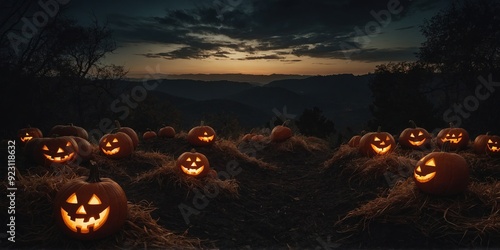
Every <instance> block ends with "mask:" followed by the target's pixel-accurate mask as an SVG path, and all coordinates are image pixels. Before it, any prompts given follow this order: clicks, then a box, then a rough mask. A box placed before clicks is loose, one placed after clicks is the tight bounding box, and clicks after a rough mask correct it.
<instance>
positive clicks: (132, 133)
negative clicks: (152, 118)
mask: <svg viewBox="0 0 500 250" xmlns="http://www.w3.org/2000/svg"><path fill="white" fill-rule="evenodd" d="M115 125H116V132H123V133H125V134H127V135H128V136H129V137H130V139H131V140H132V144H133V145H134V149H136V148H137V145H139V136H138V135H137V132H135V130H134V129H133V128H130V127H122V125H121V124H120V122H119V121H118V120H115Z"/></svg>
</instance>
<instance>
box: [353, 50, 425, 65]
mask: <svg viewBox="0 0 500 250" xmlns="http://www.w3.org/2000/svg"><path fill="white" fill-rule="evenodd" d="M417 51H418V48H417V47H409V48H394V49H361V50H359V51H354V52H353V53H351V54H349V56H350V58H351V59H352V60H356V61H363V62H387V61H392V62H398V61H410V60H412V59H413V60H415V59H416V56H415V53H416V52H417Z"/></svg>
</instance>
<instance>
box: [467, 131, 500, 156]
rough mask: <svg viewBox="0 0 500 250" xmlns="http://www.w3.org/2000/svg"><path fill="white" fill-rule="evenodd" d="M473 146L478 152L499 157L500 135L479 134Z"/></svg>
mask: <svg viewBox="0 0 500 250" xmlns="http://www.w3.org/2000/svg"><path fill="white" fill-rule="evenodd" d="M472 148H473V149H474V152H475V153H476V154H488V155H490V156H495V157H498V156H500V136H497V135H490V134H489V133H486V134H484V135H478V136H477V137H476V139H474V144H473V145H472Z"/></svg>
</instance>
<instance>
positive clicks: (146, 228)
mask: <svg viewBox="0 0 500 250" xmlns="http://www.w3.org/2000/svg"><path fill="white" fill-rule="evenodd" d="M71 169H72V168H70V169H68V171H67V172H65V173H64V174H61V172H59V174H57V173H45V174H44V175H41V176H40V175H30V176H21V175H20V174H18V176H17V178H18V182H17V183H16V186H17V188H18V191H17V192H16V201H17V203H18V204H16V243H15V246H16V248H21V247H33V246H37V248H62V249H88V248H98V249H111V248H147V247H153V248H173V247H176V248H177V247H178V248H199V247H200V244H201V242H200V240H199V239H192V238H188V237H185V236H182V235H176V234H174V233H172V232H171V231H169V230H167V229H165V228H163V227H161V226H159V225H158V224H157V223H156V221H155V220H154V219H152V218H151V215H150V212H151V211H153V210H154V209H155V208H153V207H151V206H150V205H149V204H147V203H145V202H140V203H137V204H133V203H129V204H128V208H129V214H128V218H127V220H126V222H125V225H124V226H123V227H122V229H120V231H119V232H117V233H116V234H114V235H112V236H109V237H107V238H104V239H101V240H95V241H79V240H75V239H72V238H69V237H67V236H66V235H64V234H63V233H62V232H60V230H59V229H58V228H57V227H56V226H55V225H54V217H53V216H54V214H53V202H54V198H55V195H56V193H57V191H58V190H59V189H60V188H61V187H62V185H64V184H65V183H66V182H68V181H70V180H71V179H73V178H77V177H79V176H80V175H79V174H77V173H75V172H70V170H71ZM2 207H3V206H2Z"/></svg>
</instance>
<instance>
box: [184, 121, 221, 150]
mask: <svg viewBox="0 0 500 250" xmlns="http://www.w3.org/2000/svg"><path fill="white" fill-rule="evenodd" d="M215 136H216V134H215V130H214V129H213V128H212V127H210V126H205V125H204V123H203V121H201V124H200V126H196V127H194V128H192V129H191V130H189V132H188V134H187V141H188V142H189V144H191V145H192V146H208V145H212V144H213V143H214V142H215Z"/></svg>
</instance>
